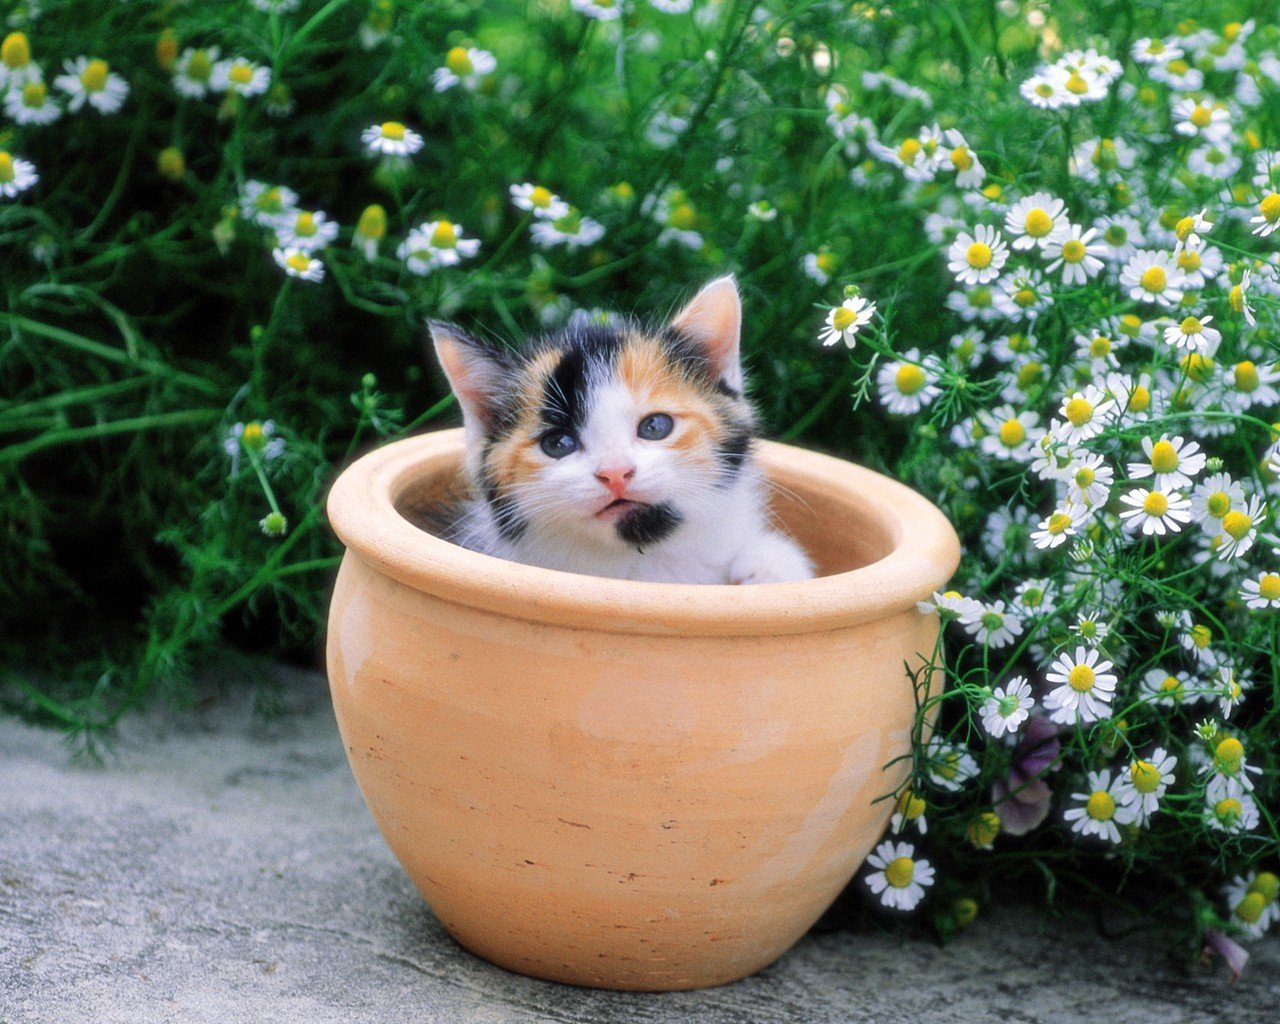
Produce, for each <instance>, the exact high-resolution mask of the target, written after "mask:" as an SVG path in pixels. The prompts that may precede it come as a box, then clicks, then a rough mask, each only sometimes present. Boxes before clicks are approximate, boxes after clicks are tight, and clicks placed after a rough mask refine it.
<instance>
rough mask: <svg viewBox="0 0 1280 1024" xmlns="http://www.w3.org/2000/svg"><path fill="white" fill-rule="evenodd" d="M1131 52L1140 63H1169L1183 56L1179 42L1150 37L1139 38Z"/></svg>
mask: <svg viewBox="0 0 1280 1024" xmlns="http://www.w3.org/2000/svg"><path fill="white" fill-rule="evenodd" d="M1129 52H1130V54H1131V55H1132V56H1133V59H1134V60H1135V61H1137V62H1138V63H1139V64H1167V63H1169V61H1171V60H1177V59H1178V58H1179V57H1181V56H1182V49H1181V48H1180V47H1179V46H1178V44H1177V43H1170V42H1165V40H1163V39H1150V38H1143V39H1139V40H1138V41H1137V42H1136V43H1134V44H1133V46H1132V47H1131V48H1130V50H1129Z"/></svg>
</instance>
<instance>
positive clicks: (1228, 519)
mask: <svg viewBox="0 0 1280 1024" xmlns="http://www.w3.org/2000/svg"><path fill="white" fill-rule="evenodd" d="M1222 529H1223V530H1224V531H1225V532H1226V533H1227V534H1228V536H1231V537H1234V538H1235V539H1236V540H1241V539H1242V538H1244V537H1247V536H1248V535H1249V531H1250V530H1252V529H1253V520H1252V519H1250V518H1249V516H1247V515H1246V514H1245V513H1243V512H1239V511H1237V512H1228V513H1227V514H1226V515H1225V516H1223V517H1222Z"/></svg>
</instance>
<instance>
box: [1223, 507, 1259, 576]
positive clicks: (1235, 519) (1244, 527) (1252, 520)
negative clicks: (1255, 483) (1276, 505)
mask: <svg viewBox="0 0 1280 1024" xmlns="http://www.w3.org/2000/svg"><path fill="white" fill-rule="evenodd" d="M1266 511H1267V506H1266V505H1265V504H1263V502H1262V500H1261V499H1260V498H1259V497H1258V496H1257V495H1256V494H1255V495H1253V496H1252V497H1251V498H1249V503H1248V505H1246V506H1245V508H1244V509H1232V510H1231V511H1230V512H1228V513H1227V514H1226V515H1225V516H1223V517H1222V532H1223V535H1224V538H1225V539H1224V540H1223V543H1222V547H1220V548H1219V549H1218V557H1219V558H1221V559H1224V560H1225V559H1228V558H1239V557H1240V556H1241V555H1243V554H1244V553H1245V552H1246V551H1248V550H1249V549H1250V548H1251V547H1253V542H1254V540H1255V539H1256V538H1257V536H1258V521H1259V520H1260V519H1262V517H1263V516H1264V515H1266Z"/></svg>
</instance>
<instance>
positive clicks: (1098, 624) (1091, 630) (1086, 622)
mask: <svg viewBox="0 0 1280 1024" xmlns="http://www.w3.org/2000/svg"><path fill="white" fill-rule="evenodd" d="M1071 632H1072V633H1074V634H1075V635H1076V636H1077V637H1079V638H1080V639H1081V640H1083V641H1084V642H1085V643H1086V644H1088V645H1089V646H1090V647H1097V646H1098V645H1099V644H1101V643H1102V641H1103V640H1105V639H1106V638H1107V637H1108V636H1109V635H1110V633H1111V627H1110V626H1108V625H1107V624H1106V623H1105V622H1103V621H1102V619H1101V618H1100V616H1099V613H1098V612H1079V613H1077V615H1076V621H1075V624H1074V625H1072V627H1071Z"/></svg>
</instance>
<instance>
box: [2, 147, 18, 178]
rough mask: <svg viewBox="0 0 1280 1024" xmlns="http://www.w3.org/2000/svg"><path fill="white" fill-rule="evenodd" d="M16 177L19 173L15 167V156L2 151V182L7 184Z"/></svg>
mask: <svg viewBox="0 0 1280 1024" xmlns="http://www.w3.org/2000/svg"><path fill="white" fill-rule="evenodd" d="M16 177H17V173H16V172H15V171H14V169H13V157H12V156H10V155H9V154H8V153H5V152H3V151H0V184H5V185H7V184H8V183H9V182H11V181H13V179H14V178H16Z"/></svg>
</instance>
